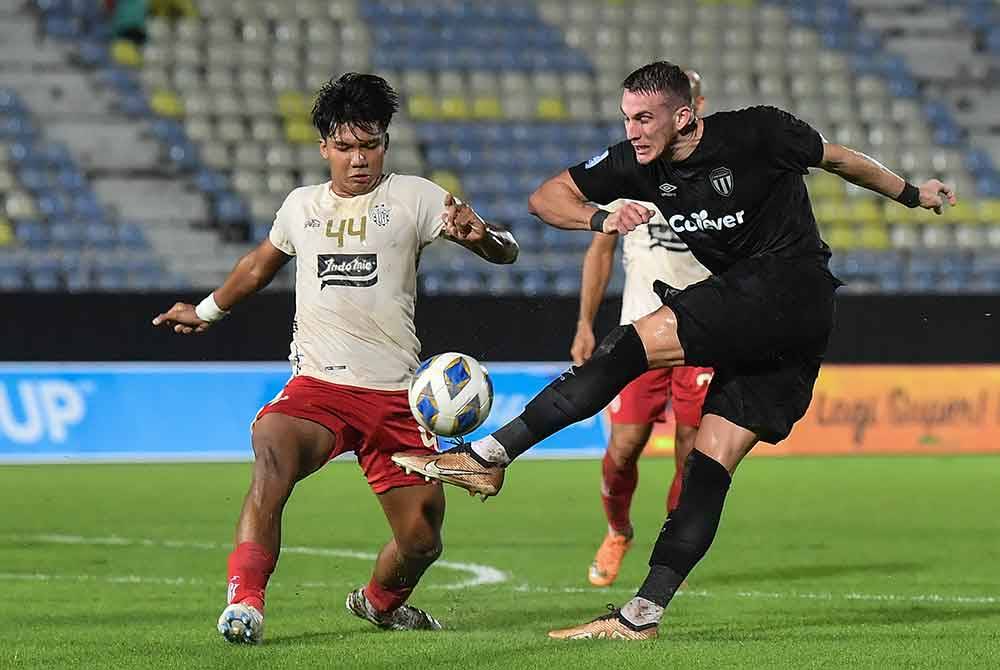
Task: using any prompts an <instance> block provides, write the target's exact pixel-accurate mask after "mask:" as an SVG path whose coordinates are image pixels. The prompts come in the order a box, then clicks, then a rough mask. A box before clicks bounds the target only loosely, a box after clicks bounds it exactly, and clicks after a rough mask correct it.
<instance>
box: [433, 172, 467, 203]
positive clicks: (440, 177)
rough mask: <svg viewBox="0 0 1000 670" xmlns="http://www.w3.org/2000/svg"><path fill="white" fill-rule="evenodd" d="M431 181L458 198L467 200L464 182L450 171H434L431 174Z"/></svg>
mask: <svg viewBox="0 0 1000 670" xmlns="http://www.w3.org/2000/svg"><path fill="white" fill-rule="evenodd" d="M431 181H432V182H434V183H435V184H437V185H438V186H440V187H441V188H443V189H444V190H446V191H448V193H451V194H452V195H454V196H456V197H458V198H463V199H464V198H465V193H464V192H463V191H462V182H461V180H460V179H459V178H458V175H456V174H455V173H454V172H451V171H450V170H434V172H432V173H431Z"/></svg>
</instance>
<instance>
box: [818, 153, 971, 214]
mask: <svg viewBox="0 0 1000 670" xmlns="http://www.w3.org/2000/svg"><path fill="white" fill-rule="evenodd" d="M820 167H821V168H823V169H824V170H826V171H827V172H832V173H833V174H835V175H837V176H839V177H842V178H844V179H846V180H847V181H849V182H851V183H852V184H857V185H858V186H863V187H865V188H867V189H869V190H871V191H875V192H876V193H879V194H881V195H884V196H885V197H887V198H892V199H893V200H896V201H898V202H901V203H903V204H904V205H906V206H907V207H923V208H924V209H932V210H934V212H935V213H936V214H940V213H941V208H942V207H943V206H944V204H945V203H946V202H947V203H948V204H949V205H954V204H955V203H956V202H957V200H956V198H955V191H954V189H952V188H951V187H950V186H948V185H946V184H944V183H942V182H941V181H938V180H937V179H929V180H927V181H925V182H924V183H923V184H920V186H914V185H913V184H910V183H908V182H907V181H906V180H904V179H903V178H902V177H900V176H899V175H897V174H896V173H895V172H893V171H892V170H890V169H889V168H887V167H885V166H884V165H882V164H881V163H879V162H878V161H877V160H875V159H874V158H872V157H870V156H866V155H865V154H863V153H861V152H860V151H855V150H854V149H850V148H848V147H845V146H842V145H840V144H830V143H826V144H824V145H823V160H822V162H821V163H820Z"/></svg>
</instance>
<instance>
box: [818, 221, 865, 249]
mask: <svg viewBox="0 0 1000 670" xmlns="http://www.w3.org/2000/svg"><path fill="white" fill-rule="evenodd" d="M825 230H826V234H825V236H824V238H823V239H825V240H826V243H827V244H829V245H830V248H832V249H836V250H838V251H849V250H851V249H856V248H857V247H858V243H859V240H858V235H857V231H856V230H855V228H854V226H845V225H839V226H828V227H826V229H825Z"/></svg>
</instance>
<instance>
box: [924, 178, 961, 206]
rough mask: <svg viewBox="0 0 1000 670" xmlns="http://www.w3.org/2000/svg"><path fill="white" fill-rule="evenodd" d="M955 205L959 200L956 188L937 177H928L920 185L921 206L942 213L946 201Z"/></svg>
mask: <svg viewBox="0 0 1000 670" xmlns="http://www.w3.org/2000/svg"><path fill="white" fill-rule="evenodd" d="M945 202H947V203H948V204H949V205H954V204H955V203H956V202H958V199H957V198H956V197H955V189H953V188H952V187H950V186H948V185H947V184H945V183H944V182H941V181H939V180H937V179H928V180H927V181H925V182H924V183H923V184H921V185H920V206H921V207H923V208H924V209H932V210H934V213H935V214H940V213H941V208H942V207H943V206H944V203H945Z"/></svg>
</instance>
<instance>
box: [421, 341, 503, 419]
mask: <svg viewBox="0 0 1000 670" xmlns="http://www.w3.org/2000/svg"><path fill="white" fill-rule="evenodd" d="M492 406H493V382H491V381H490V376H489V374H488V373H487V372H486V368H484V367H483V366H482V365H480V364H479V361H477V360H476V359H475V358H473V357H472V356H466V355H465V354H458V353H455V352H448V353H446V354H438V355H437V356H432V357H431V358H428V359H427V360H426V361H424V362H423V363H421V364H420V367H418V368H417V371H416V373H414V375H413V381H411V382H410V410H411V411H412V412H413V416H414V418H416V420H417V423H419V424H420V425H421V426H423V427H424V428H426V429H427V430H429V431H430V432H432V433H434V434H435V435H441V436H443V437H458V436H459V435H466V434H468V433H471V432H472V431H474V430H475V429H476V428H478V427H479V426H480V425H482V423H483V421H485V420H486V417H487V416H489V414H490V408H491V407H492Z"/></svg>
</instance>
